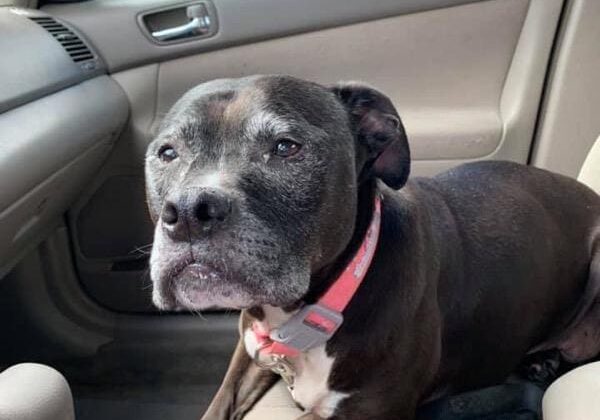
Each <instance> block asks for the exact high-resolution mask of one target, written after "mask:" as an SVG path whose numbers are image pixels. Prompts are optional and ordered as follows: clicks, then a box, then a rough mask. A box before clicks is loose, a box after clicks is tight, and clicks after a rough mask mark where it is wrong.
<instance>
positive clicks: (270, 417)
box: [244, 381, 302, 420]
mask: <svg viewBox="0 0 600 420" xmlns="http://www.w3.org/2000/svg"><path fill="white" fill-rule="evenodd" d="M301 415H302V410H300V409H299V408H298V407H297V406H296V404H294V401H293V400H292V397H291V395H290V393H289V391H288V390H287V388H286V386H285V384H284V383H283V381H279V382H278V383H277V384H276V385H275V386H274V387H273V388H271V390H270V391H269V392H267V393H266V394H265V396H264V397H263V398H262V399H261V400H260V401H259V402H257V403H256V405H255V406H254V408H253V409H252V410H250V412H249V413H248V414H246V417H244V420H296V419H297V418H298V417H300V416H301Z"/></svg>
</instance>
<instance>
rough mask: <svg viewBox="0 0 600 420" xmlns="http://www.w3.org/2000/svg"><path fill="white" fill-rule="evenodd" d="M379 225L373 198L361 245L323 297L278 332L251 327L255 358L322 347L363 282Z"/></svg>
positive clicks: (378, 201)
mask: <svg viewBox="0 0 600 420" xmlns="http://www.w3.org/2000/svg"><path fill="white" fill-rule="evenodd" d="M380 225H381V198H380V197H379V196H378V195H376V196H375V206H374V211H373V218H372V219H371V224H370V226H369V229H368V230H367V233H366V234H365V238H364V239H363V242H362V244H361V246H360V248H359V249H358V251H357V252H356V255H355V256H354V258H352V261H350V263H349V264H348V266H347V267H346V269H345V270H344V271H343V273H342V274H341V275H340V276H339V277H338V278H337V280H336V281H335V282H334V283H333V284H332V285H331V287H329V289H328V290H327V291H326V292H325V294H324V295H323V296H322V297H321V299H319V300H318V301H317V303H315V304H312V305H306V306H304V307H302V308H301V309H300V311H298V312H297V313H295V314H294V315H293V316H292V317H291V318H290V319H289V320H288V321H286V322H285V323H283V324H282V325H281V326H280V327H279V328H277V329H275V330H272V331H270V332H269V331H265V330H264V329H263V327H262V326H261V324H260V323H258V322H254V323H253V324H252V331H253V332H254V336H255V337H256V341H257V343H258V346H259V347H258V351H257V355H256V356H259V355H263V354H264V355H278V356H287V357H294V356H297V355H298V354H299V353H301V352H305V351H307V350H309V349H311V348H313V347H317V346H319V345H322V344H325V343H326V342H327V340H329V339H330V338H331V336H332V335H333V334H334V333H335V332H336V331H337V329H338V328H339V327H340V325H342V322H343V316H342V312H343V311H344V309H345V308H346V306H348V304H349V303H350V300H352V297H353V296H354V294H355V293H356V291H357V290H358V287H359V286H360V284H361V283H362V281H363V280H364V278H365V276H366V274H367V271H368V269H369V267H370V265H371V262H372V260H373V256H374V255H375V250H376V249H377V241H378V240H379V229H380Z"/></svg>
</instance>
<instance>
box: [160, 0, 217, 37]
mask: <svg viewBox="0 0 600 420" xmlns="http://www.w3.org/2000/svg"><path fill="white" fill-rule="evenodd" d="M186 14H187V16H188V18H190V19H191V20H190V21H189V22H188V23H186V24H184V25H179V26H175V27H172V28H166V29H161V30H160V31H153V32H152V33H151V35H152V37H153V38H154V39H156V40H157V41H160V42H165V41H172V40H175V39H180V38H188V37H193V36H199V35H205V34H207V33H209V32H210V30H211V19H210V15H209V13H208V11H207V10H206V7H205V6H204V5H203V4H195V5H193V6H188V8H187V9H186Z"/></svg>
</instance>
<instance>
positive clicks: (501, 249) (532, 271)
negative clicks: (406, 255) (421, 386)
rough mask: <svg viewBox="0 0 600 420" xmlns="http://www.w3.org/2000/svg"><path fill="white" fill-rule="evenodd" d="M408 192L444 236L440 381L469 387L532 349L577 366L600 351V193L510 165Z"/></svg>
mask: <svg viewBox="0 0 600 420" xmlns="http://www.w3.org/2000/svg"><path fill="white" fill-rule="evenodd" d="M406 191H407V192H408V193H409V194H411V195H416V196H418V197H419V201H423V202H425V203H428V205H427V206H426V207H427V208H428V210H429V217H430V219H431V222H432V226H433V230H434V232H433V236H434V238H438V240H437V242H438V244H437V248H438V250H439V255H438V258H439V263H440V267H441V269H440V273H443V275H441V276H440V278H439V279H438V301H439V305H440V310H441V312H442V318H443V319H444V325H443V327H442V331H443V333H442V334H443V335H442V337H443V339H442V340H443V345H442V349H443V350H442V361H441V364H440V365H441V366H442V369H444V371H443V372H440V374H439V376H440V378H443V377H445V378H447V379H450V378H460V382H458V383H457V382H456V381H454V384H455V387H456V389H461V388H470V387H473V386H479V385H485V383H484V382H483V381H485V382H488V381H489V379H490V378H493V377H494V376H497V377H498V378H499V379H500V378H502V377H503V376H505V375H506V372H507V371H510V370H511V368H512V367H514V366H516V364H517V363H518V362H519V360H520V359H522V357H523V355H525V354H526V353H528V352H530V351H532V350H536V351H537V350H542V349H548V348H558V349H559V350H561V352H562V354H563V356H564V357H565V358H566V359H568V360H570V361H580V360H585V359H589V358H591V357H593V356H595V355H597V354H598V353H599V352H600V336H599V334H598V333H597V332H596V331H600V305H598V304H595V302H596V298H597V297H600V197H599V196H598V195H597V194H596V193H594V192H593V191H592V190H590V189H589V188H587V187H586V186H584V185H582V184H580V183H578V182H577V181H575V180H573V179H570V178H567V177H564V176H561V175H556V174H553V173H550V172H547V171H544V170H540V169H536V168H531V167H526V166H523V165H519V164H515V163H509V162H477V163H471V164H466V165H462V166H459V167H457V168H455V169H452V170H450V171H447V172H445V173H442V174H440V175H438V176H436V177H434V178H431V179H419V178H417V179H415V180H414V181H413V182H412V183H409V184H408V185H407V187H406ZM448 238H455V239H456V241H449V240H448ZM591 267H593V268H591ZM457 288H458V289H460V290H461V292H460V293H457V292H456V289H457ZM565 308H566V309H565ZM499 356H501V357H499ZM450 382H453V381H452V380H450Z"/></svg>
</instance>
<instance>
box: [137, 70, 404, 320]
mask: <svg viewBox="0 0 600 420" xmlns="http://www.w3.org/2000/svg"><path fill="white" fill-rule="evenodd" d="M409 165H410V158H409V150H408V144H407V141H406V136H405V134H404V129H403V127H402V124H401V122H400V118H399V116H398V114H397V112H396V110H395V109H394V107H393V105H392V103H391V101H390V100H389V99H388V98H387V97H386V96H385V95H383V94H381V93H380V92H378V91H376V90H375V89H372V88H370V87H367V86H364V85H360V84H355V83H348V84H340V85H337V86H334V87H332V88H326V87H323V86H320V85H317V84H315V83H311V82H307V81H303V80H298V79H295V78H292V77H287V76H255V77H249V78H243V79H234V80H215V81H212V82H209V83H205V84H202V85H200V86H198V87H196V88H194V89H192V90H191V91H189V92H188V93H187V94H186V95H184V96H183V97H182V98H181V99H180V100H179V101H178V102H177V103H176V104H175V106H174V107H173V108H172V110H171V111H170V112H169V114H168V115H167V116H166V118H165V120H164V121H163V123H162V125H161V129H160V132H159V134H158V136H157V138H156V139H155V140H154V141H153V142H152V144H151V145H150V146H149V148H148V152H147V157H146V184H147V196H148V204H149V209H150V214H151V217H152V219H153V221H154V223H155V225H156V230H155V238H154V247H153V249H152V256H151V260H150V265H151V277H152V280H153V283H154V294H153V298H154V303H155V304H156V305H157V306H158V307H159V308H163V309H181V308H186V309H196V310H200V309H205V308H210V307H226V308H247V307H251V306H256V305H263V304H270V305H273V306H287V305H290V304H293V303H294V302H297V301H298V300H299V299H301V298H302V296H303V295H304V294H305V293H306V292H307V291H308V288H309V281H310V277H311V273H313V272H315V270H318V269H319V268H321V267H323V266H324V265H326V264H328V263H330V262H332V261H333V260H334V259H335V258H336V257H337V256H338V255H339V254H340V253H341V252H342V251H343V249H344V248H345V247H346V246H347V244H348V242H349V241H350V238H351V236H352V233H353V230H354V224H355V218H356V212H357V191H358V188H359V184H360V183H361V182H365V181H366V180H368V179H372V178H374V177H377V178H380V179H381V180H382V181H383V182H384V183H386V184H387V185H388V186H390V187H392V188H400V187H401V186H402V185H403V184H404V183H405V182H406V179H407V177H408V172H409Z"/></svg>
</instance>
